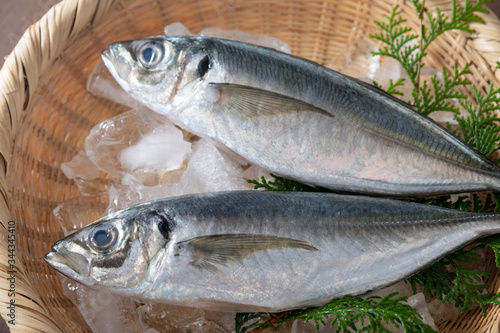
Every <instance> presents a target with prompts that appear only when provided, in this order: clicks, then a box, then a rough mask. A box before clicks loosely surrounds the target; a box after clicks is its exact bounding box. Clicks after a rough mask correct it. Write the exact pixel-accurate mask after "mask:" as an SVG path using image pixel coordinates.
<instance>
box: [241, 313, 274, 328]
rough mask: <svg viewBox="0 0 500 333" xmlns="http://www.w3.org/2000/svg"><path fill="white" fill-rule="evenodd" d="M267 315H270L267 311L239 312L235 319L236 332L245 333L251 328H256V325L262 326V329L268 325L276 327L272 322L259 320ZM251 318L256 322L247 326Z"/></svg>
mask: <svg viewBox="0 0 500 333" xmlns="http://www.w3.org/2000/svg"><path fill="white" fill-rule="evenodd" d="M267 316H268V314H267V313H265V312H256V313H237V314H236V317H235V319H234V320H235V325H234V329H235V331H236V333H245V332H246V331H248V330H249V329H251V328H255V327H257V328H262V329H264V328H267V327H272V328H274V329H276V327H275V326H274V325H272V324H269V323H266V322H259V321H258V320H259V319H262V318H265V317H267ZM251 320H252V321H254V322H253V323H251V324H248V325H246V326H245V324H246V323H247V322H248V321H251ZM255 320H257V321H255Z"/></svg>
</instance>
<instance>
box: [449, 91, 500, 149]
mask: <svg viewBox="0 0 500 333" xmlns="http://www.w3.org/2000/svg"><path fill="white" fill-rule="evenodd" d="M472 91H473V92H474V99H475V103H466V102H463V101H460V105H462V107H463V108H464V109H465V110H466V111H467V113H468V114H467V116H463V117H462V116H455V119H456V120H457V122H458V126H459V127H460V132H458V133H455V134H456V135H457V136H458V137H459V138H461V139H462V140H464V141H465V142H467V143H468V144H469V145H471V146H472V147H474V148H476V149H477V151H479V152H480V153H481V154H483V155H485V156H489V155H490V154H491V153H493V152H494V151H495V150H497V149H498V148H499V147H500V144H499V143H500V127H499V126H498V125H497V124H496V122H498V121H500V118H499V117H498V116H497V115H496V112H495V111H497V110H498V109H500V89H493V86H492V85H491V84H490V86H489V89H488V92H487V93H486V95H483V93H482V92H481V91H480V90H478V89H477V88H476V87H472Z"/></svg>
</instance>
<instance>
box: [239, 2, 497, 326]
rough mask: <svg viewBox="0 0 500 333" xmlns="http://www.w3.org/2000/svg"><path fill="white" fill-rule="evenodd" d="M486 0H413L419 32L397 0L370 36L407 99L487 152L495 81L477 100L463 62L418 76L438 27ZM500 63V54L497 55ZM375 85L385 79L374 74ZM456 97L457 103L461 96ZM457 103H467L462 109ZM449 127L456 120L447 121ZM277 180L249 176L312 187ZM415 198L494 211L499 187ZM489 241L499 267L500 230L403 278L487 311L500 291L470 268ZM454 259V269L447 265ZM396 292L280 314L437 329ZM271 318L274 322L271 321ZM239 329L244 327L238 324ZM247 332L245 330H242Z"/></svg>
mask: <svg viewBox="0 0 500 333" xmlns="http://www.w3.org/2000/svg"><path fill="white" fill-rule="evenodd" d="M486 2H489V1H488V0H478V1H476V2H470V1H468V0H466V1H464V2H463V6H462V7H460V6H459V5H458V4H457V3H456V1H455V0H453V1H452V6H451V16H447V15H446V14H444V13H443V12H442V11H441V10H439V9H436V10H435V12H434V13H431V12H429V11H428V10H427V9H426V8H425V0H424V1H421V0H412V4H413V6H414V7H415V10H416V14H417V16H418V18H419V20H420V28H419V31H418V32H417V33H415V32H413V30H412V29H411V28H410V27H408V26H406V25H405V23H406V22H407V21H406V20H405V19H404V18H402V17H401V11H400V9H399V7H398V6H396V7H394V8H393V10H392V12H391V14H390V15H389V16H386V15H384V22H375V24H376V25H377V26H379V27H380V29H381V30H382V32H380V33H377V34H373V35H371V36H370V37H372V38H374V39H377V40H379V41H381V42H382V44H383V46H382V47H381V48H380V50H379V51H376V52H374V54H375V55H382V56H387V57H391V58H393V59H395V60H397V61H398V62H399V63H400V64H401V66H402V67H403V69H404V70H405V72H406V73H407V75H408V77H409V78H410V81H411V84H412V85H413V91H412V98H413V100H412V101H409V103H410V104H412V105H413V106H414V107H415V109H416V110H417V111H419V112H421V113H422V114H425V115H429V114H431V113H432V112H435V111H448V112H452V113H454V118H455V120H456V121H457V123H458V127H459V131H458V132H457V131H454V133H455V134H456V135H457V136H459V137H460V138H461V139H462V140H463V141H465V142H466V143H468V144H469V145H470V146H472V147H474V148H476V149H477V150H478V151H479V152H480V153H482V154H484V155H486V156H490V155H491V154H492V153H493V152H494V151H495V150H497V149H499V148H500V127H499V126H498V125H497V123H498V122H500V117H498V116H497V115H496V113H495V112H496V111H497V110H499V109H500V108H499V106H500V89H494V88H493V86H492V85H490V87H489V89H488V91H487V92H482V91H481V90H479V89H477V88H476V87H472V89H473V93H474V99H475V100H474V101H473V102H467V100H466V99H467V97H466V96H465V95H464V94H463V93H462V92H460V90H459V89H460V88H461V87H465V86H468V85H470V84H471V82H470V81H469V80H467V78H466V76H467V75H468V74H470V72H469V67H470V66H471V64H466V65H465V66H464V67H463V68H462V69H459V68H458V67H457V66H454V68H453V73H448V72H447V71H446V70H445V68H443V69H442V72H443V77H442V78H439V77H438V75H434V76H432V77H431V78H430V79H429V80H425V81H423V80H421V71H422V67H423V66H424V62H423V59H424V58H425V56H426V55H427V49H428V47H429V45H430V44H431V43H432V42H433V41H434V40H435V39H436V38H438V37H439V36H440V35H441V34H443V33H444V32H446V31H450V30H461V31H464V32H468V33H472V32H474V31H473V30H472V29H471V28H470V26H469V22H483V20H482V19H481V18H480V17H479V16H477V15H476V13H487V10H486V8H484V7H483V5H484V3H486ZM496 65H497V68H499V69H500V61H498V62H497V64H496ZM404 83H405V79H399V80H397V81H396V82H393V81H392V80H390V81H389V87H388V88H387V89H386V91H387V92H388V93H389V94H392V95H399V96H403V93H402V92H401V91H399V90H398V88H399V87H401V86H402V85H403V84H404ZM374 85H375V86H377V87H378V88H382V87H381V85H379V84H378V83H376V82H374ZM456 101H458V104H457V103H456ZM459 105H460V106H461V107H462V108H463V109H464V110H466V111H467V114H466V115H465V116H461V115H460V112H459ZM448 129H449V130H452V129H451V126H450V125H449V124H448ZM271 176H272V177H273V178H274V180H272V181H266V179H265V178H264V177H262V179H261V181H260V182H259V181H256V180H249V181H248V182H249V183H252V184H254V185H255V187H254V188H255V189H260V188H262V189H265V190H268V191H309V190H310V188H308V187H304V186H303V185H302V184H300V183H297V182H294V181H291V180H286V179H283V178H280V177H276V176H274V175H271ZM413 201H417V202H421V203H427V204H433V205H437V206H442V207H448V208H452V209H459V210H462V211H474V212H482V213H488V212H494V211H498V210H499V209H500V194H499V193H493V194H491V193H490V194H487V195H486V196H484V195H482V196H479V195H477V194H473V195H471V196H459V197H458V198H454V199H453V200H452V197H451V196H449V195H444V196H439V197H432V198H417V199H413ZM486 246H488V247H490V248H492V249H493V252H494V254H495V261H496V265H497V267H500V235H495V236H491V237H487V238H484V239H481V240H478V241H476V242H475V243H474V244H472V245H470V246H469V247H468V248H466V249H461V250H459V251H456V252H455V253H452V254H450V255H448V256H447V257H445V258H443V259H442V260H440V261H439V262H437V263H435V264H433V265H431V266H430V267H428V268H426V269H424V270H422V271H420V272H419V273H417V274H415V275H413V276H411V277H410V278H408V279H407V280H406V282H407V283H409V284H410V285H411V287H412V289H413V292H414V293H416V292H417V289H419V288H420V289H422V290H423V293H424V294H426V295H428V296H430V297H433V298H437V299H439V300H441V301H442V302H449V303H454V304H455V305H456V306H457V307H460V308H461V313H464V312H465V311H467V310H469V309H470V308H471V305H472V304H473V303H477V304H479V306H480V308H481V310H482V312H483V315H486V306H487V305H488V304H497V305H500V294H493V293H488V292H487V291H486V290H487V288H488V286H487V285H486V284H485V282H484V281H485V280H486V279H487V278H488V277H489V276H490V273H489V272H486V271H481V270H477V269H471V268H469V267H470V266H473V264H474V263H476V262H477V260H478V259H479V258H480V256H479V255H478V254H477V251H478V250H481V249H483V248H485V247H486ZM450 267H451V269H449V268H450ZM395 295H396V293H393V294H390V295H388V296H386V297H384V298H380V297H367V298H364V299H362V298H359V297H352V296H344V297H342V298H340V299H336V300H333V301H331V302H330V303H327V304H325V305H324V306H321V307H318V308H311V309H306V310H296V311H292V312H291V313H290V314H288V315H286V317H284V318H282V319H280V320H278V322H283V321H289V320H294V319H298V318H302V319H305V320H306V321H307V320H311V319H312V320H314V323H315V324H316V327H317V328H319V324H320V323H321V324H323V325H326V324H325V319H327V318H331V319H332V320H331V323H330V325H332V326H335V325H336V326H335V327H336V332H390V331H389V330H388V329H387V328H385V327H384V326H383V325H382V323H386V324H392V325H394V326H395V327H403V328H404V330H405V332H434V331H433V330H432V329H431V328H430V327H429V326H427V325H425V324H423V323H422V321H421V317H420V315H419V314H418V313H417V312H416V311H415V310H414V309H412V308H411V307H410V306H408V305H407V304H405V302H406V300H407V299H406V298H405V297H396V298H395V297H394V296H395ZM263 316H264V314H256V315H255V316H253V314H244V315H239V316H237V327H243V325H244V323H245V322H246V321H248V320H251V319H255V318H264V317H263ZM251 325H253V326H246V327H245V329H246V328H250V327H264V326H259V325H266V322H264V323H254V324H251ZM268 326H269V325H268ZM237 332H240V331H238V330H237ZM241 332H244V331H241Z"/></svg>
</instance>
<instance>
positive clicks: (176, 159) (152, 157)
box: [120, 123, 191, 172]
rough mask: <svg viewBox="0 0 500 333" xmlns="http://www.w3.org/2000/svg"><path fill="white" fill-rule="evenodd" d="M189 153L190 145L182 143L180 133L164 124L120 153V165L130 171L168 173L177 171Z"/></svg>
mask: <svg viewBox="0 0 500 333" xmlns="http://www.w3.org/2000/svg"><path fill="white" fill-rule="evenodd" d="M190 152H191V144H190V143H189V142H186V141H184V139H183V137H182V131H181V130H179V129H177V128H176V127H175V126H174V125H173V124H172V123H165V124H164V125H163V126H161V127H157V128H154V129H153V130H152V131H151V132H150V133H147V134H144V135H143V136H142V138H140V139H139V141H138V142H137V143H136V144H135V145H133V146H130V147H127V148H125V149H123V150H122V151H121V152H120V162H121V165H122V166H123V167H124V168H125V169H127V170H130V171H135V172H137V171H140V172H151V171H159V170H162V171H163V172H168V171H172V170H176V169H179V168H180V167H181V165H182V162H183V161H184V159H185V158H186V157H187V155H188V154H189V153H190Z"/></svg>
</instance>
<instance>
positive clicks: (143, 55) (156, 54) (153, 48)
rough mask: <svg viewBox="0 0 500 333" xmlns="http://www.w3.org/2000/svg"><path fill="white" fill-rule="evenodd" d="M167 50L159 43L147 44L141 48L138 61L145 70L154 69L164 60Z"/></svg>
mask: <svg viewBox="0 0 500 333" xmlns="http://www.w3.org/2000/svg"><path fill="white" fill-rule="evenodd" d="M164 51H165V49H164V47H163V44H161V43H158V42H147V43H145V44H144V45H142V46H141V48H140V49H139V52H137V59H138V60H139V61H140V63H141V64H142V66H144V68H146V69H149V68H153V67H155V66H156V65H158V64H159V63H160V61H161V60H162V59H163V53H164Z"/></svg>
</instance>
